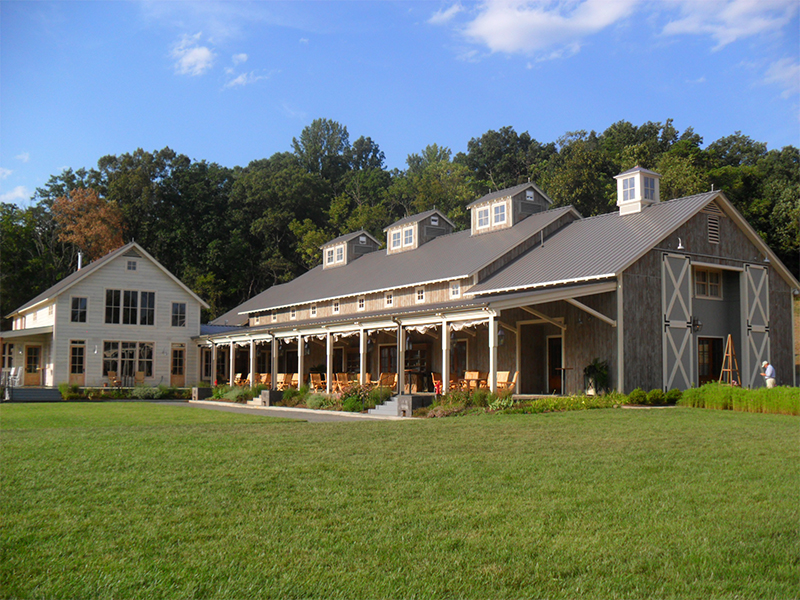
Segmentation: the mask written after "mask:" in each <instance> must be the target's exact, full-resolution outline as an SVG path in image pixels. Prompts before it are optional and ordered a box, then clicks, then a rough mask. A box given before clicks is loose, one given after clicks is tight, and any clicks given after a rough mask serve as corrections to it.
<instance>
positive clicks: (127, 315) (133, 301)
mask: <svg viewBox="0 0 800 600" xmlns="http://www.w3.org/2000/svg"><path fill="white" fill-rule="evenodd" d="M138 310H139V292H133V291H130V290H124V291H123V292H122V323H123V325H136V314H137V312H138Z"/></svg>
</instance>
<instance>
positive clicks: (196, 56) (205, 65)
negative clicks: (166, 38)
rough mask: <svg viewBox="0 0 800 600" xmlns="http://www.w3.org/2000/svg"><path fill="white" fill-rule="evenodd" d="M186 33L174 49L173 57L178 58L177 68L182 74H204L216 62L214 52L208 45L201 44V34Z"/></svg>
mask: <svg viewBox="0 0 800 600" xmlns="http://www.w3.org/2000/svg"><path fill="white" fill-rule="evenodd" d="M201 35H202V33H197V34H195V35H191V36H190V35H184V36H183V37H181V39H180V41H179V42H177V43H176V44H175V46H174V47H173V49H172V58H174V59H176V62H175V70H176V71H177V72H178V73H180V74H181V75H191V76H197V75H202V74H203V73H205V72H206V71H207V70H208V69H210V68H211V67H212V66H213V64H214V58H215V55H214V52H212V51H211V49H210V48H208V47H207V46H199V45H198V43H199V41H200V36H201Z"/></svg>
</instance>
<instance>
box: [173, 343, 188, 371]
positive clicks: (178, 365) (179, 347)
mask: <svg viewBox="0 0 800 600" xmlns="http://www.w3.org/2000/svg"><path fill="white" fill-rule="evenodd" d="M185 361H186V347H185V346H184V345H183V344H173V345H172V374H173V375H183V369H184V366H185Z"/></svg>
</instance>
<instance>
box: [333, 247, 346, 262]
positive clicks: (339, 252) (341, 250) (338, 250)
mask: <svg viewBox="0 0 800 600" xmlns="http://www.w3.org/2000/svg"><path fill="white" fill-rule="evenodd" d="M335 250H336V264H339V263H342V262H344V246H336V248H335ZM340 255H341V256H340Z"/></svg>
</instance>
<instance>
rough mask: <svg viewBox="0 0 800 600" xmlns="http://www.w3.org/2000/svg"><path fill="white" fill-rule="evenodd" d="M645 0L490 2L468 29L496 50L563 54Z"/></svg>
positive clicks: (625, 14)
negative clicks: (641, 0) (640, 0)
mask: <svg viewBox="0 0 800 600" xmlns="http://www.w3.org/2000/svg"><path fill="white" fill-rule="evenodd" d="M638 2H639V0H582V1H581V0H577V1H569V2H559V1H555V0H530V1H525V0H500V1H497V2H486V3H485V4H483V5H482V6H481V8H480V13H479V14H478V16H477V17H476V18H475V19H474V20H473V21H471V22H470V23H468V24H467V26H466V28H465V29H464V33H465V34H466V36H467V37H468V38H470V39H472V40H473V41H475V42H478V43H481V44H485V45H486V46H488V47H489V49H490V50H491V51H492V52H505V53H508V54H518V53H520V54H529V55H531V54H538V53H540V52H544V51H548V52H547V54H546V56H545V58H558V57H560V56H563V55H564V54H565V53H567V54H574V53H575V52H577V51H578V50H579V49H580V44H581V41H582V40H583V38H585V37H587V36H589V35H592V34H594V33H597V32H599V31H601V30H603V29H605V28H606V27H609V26H611V25H613V24H615V23H617V22H619V21H621V20H623V19H625V18H627V17H628V16H630V15H631V14H632V13H633V10H634V8H635V7H636V4H637V3H638Z"/></svg>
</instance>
